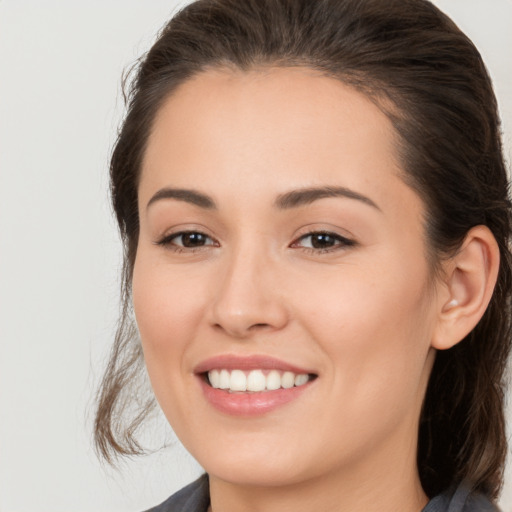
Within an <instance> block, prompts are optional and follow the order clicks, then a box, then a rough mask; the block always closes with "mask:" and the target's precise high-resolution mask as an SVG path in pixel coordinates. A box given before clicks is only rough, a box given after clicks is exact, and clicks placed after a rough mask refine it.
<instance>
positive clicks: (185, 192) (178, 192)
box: [146, 188, 217, 210]
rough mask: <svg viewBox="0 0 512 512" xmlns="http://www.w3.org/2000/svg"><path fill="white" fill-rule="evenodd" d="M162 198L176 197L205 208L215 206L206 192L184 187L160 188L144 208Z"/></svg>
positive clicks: (208, 208) (212, 208) (214, 207)
mask: <svg viewBox="0 0 512 512" xmlns="http://www.w3.org/2000/svg"><path fill="white" fill-rule="evenodd" d="M162 199H177V200H178V201H185V202H186V203H190V204H194V205H196V206H199V207H200V208H204V209H206V210H215V209H217V206H216V204H215V201H214V200H213V199H212V198H211V197H210V196H207V195H206V194H203V193H201V192H198V191H197V190H191V189H186V188H162V189H160V190H159V191H158V192H156V193H155V194H154V195H153V196H152V197H151V199H150V200H149V201H148V204H147V206H146V208H149V207H150V206H151V205H152V204H153V203H155V202H156V201H160V200H162Z"/></svg>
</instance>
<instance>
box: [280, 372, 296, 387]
mask: <svg viewBox="0 0 512 512" xmlns="http://www.w3.org/2000/svg"><path fill="white" fill-rule="evenodd" d="M294 384H295V374H294V373H292V372H284V373H283V376H282V377H281V386H282V387H283V388H284V389H288V388H293V386H294Z"/></svg>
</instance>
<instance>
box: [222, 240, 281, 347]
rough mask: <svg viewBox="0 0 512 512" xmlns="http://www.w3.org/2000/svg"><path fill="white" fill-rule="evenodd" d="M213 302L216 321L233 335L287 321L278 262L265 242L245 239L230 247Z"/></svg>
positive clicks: (244, 335)
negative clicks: (279, 281)
mask: <svg viewBox="0 0 512 512" xmlns="http://www.w3.org/2000/svg"><path fill="white" fill-rule="evenodd" d="M227 252H228V254H227V255H226V258H225V261H224V265H225V267H224V271H223V272H221V274H220V275H219V284H218V287H217V291H216V297H215V299H214V302H213V322H214V324H215V325H216V326H218V327H220V328H222V329H223V330H224V331H226V332H227V333H229V334H230V335H231V336H235V337H240V338H244V337H247V336H248V335H249V334H250V333H252V332H254V331H257V330H261V329H265V330H272V329H279V328H282V327H283V326H284V324H285V323H286V321H287V313H286V305H285V304H284V302H283V301H282V299H281V297H280V293H279V288H278V286H276V285H277V282H276V280H277V278H278V274H279V268H278V267H279V265H278V263H277V262H276V261H275V260H274V259H273V258H272V257H271V256H270V254H269V251H268V250H267V249H266V248H265V244H263V243H261V240H260V243H258V242H257V241H256V240H254V239H253V240H250V239H249V240H245V241H243V242H240V243H238V244H237V245H236V246H234V247H232V248H231V250H229V251H227Z"/></svg>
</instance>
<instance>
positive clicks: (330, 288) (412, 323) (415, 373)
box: [300, 260, 434, 407]
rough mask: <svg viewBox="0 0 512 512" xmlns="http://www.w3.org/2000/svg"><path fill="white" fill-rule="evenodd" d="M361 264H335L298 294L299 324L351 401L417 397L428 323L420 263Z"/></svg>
mask: <svg viewBox="0 0 512 512" xmlns="http://www.w3.org/2000/svg"><path fill="white" fill-rule="evenodd" d="M397 263H398V264H397ZM368 268H370V267H367V271H366V272H364V273H363V272H355V271H354V269H346V271H342V270H343V269H340V272H339V273H338V276H339V277H336V278H332V277H331V279H330V281H329V283H328V285H327V283H325V284H326V286H321V287H319V286H318V285H319V284H320V283H318V281H317V283H316V287H312V286H306V287H305V289H307V290H308V291H309V293H305V292H304V293H302V294H301V298H300V302H301V303H302V307H303V311H307V314H304V315H302V317H303V319H305V325H306V328H307V330H308V331H309V332H310V335H311V337H312V338H313V339H316V340H317V342H318V343H319V344H320V345H321V347H322V349H323V351H324V352H325V353H327V354H328V355H329V358H328V361H329V363H330V365H331V368H330V370H331V371H332V374H333V375H334V376H335V379H336V384H335V386H334V387H335V388H337V389H340V390H345V391H348V393H346V397H348V398H349V400H351V401H353V403H354V406H355V407H357V404H358V403H359V404H367V402H368V400H375V401H379V400H384V401H386V400H387V399H388V398H391V397H392V396H393V395H395V397H396V398H398V397H403V398H404V400H405V402H407V401H409V399H412V398H414V399H416V398H417V397H416V396H415V393H416V391H418V388H419V387H421V383H422V382H423V380H424V379H423V378H422V376H423V374H424V371H425V362H426V359H427V355H428V352H429V347H430V339H431V335H432V329H433V325H434V322H433V318H434V316H433V314H432V312H433V309H432V308H431V305H430V301H429V298H428V284H427V283H428V279H427V278H428V272H427V269H426V267H420V268H419V267H418V266H415V267H408V265H407V263H406V262H402V264H400V262H396V261H395V265H394V266H393V265H392V262H390V261H388V264H387V265H386V264H385V261H384V260H383V262H382V266H379V268H380V269H381V270H378V271H375V272H372V271H371V270H370V271H368ZM382 269H385V271H382ZM315 290H321V292H320V291H316V292H315ZM404 394H405V395H407V394H409V397H406V396H405V395H404ZM383 395H385V396H383ZM350 397H352V398H350ZM376 406H378V404H376Z"/></svg>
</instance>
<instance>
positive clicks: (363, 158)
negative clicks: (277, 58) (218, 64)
mask: <svg viewBox="0 0 512 512" xmlns="http://www.w3.org/2000/svg"><path fill="white" fill-rule="evenodd" d="M394 142H395V140H394V132H393V128H392V126H391V124H390V122H389V120H388V119H387V118H386V117H385V116H384V115H383V114H382V113H381V111H380V110H379V109H378V108H377V107H376V106H375V105H374V104H373V103H372V102H371V101H369V100H368V99H367V98H366V97H365V96H364V95H362V94H360V93H359V92H356V91H354V90H353V89H351V88H349V87H347V86H345V85H344V84H342V83H340V82H338V81H336V80H334V79H331V78H327V77H322V76H320V75H319V74H317V73H315V72H314V71H311V70H308V69H303V68H294V69H290V68H288V69H261V70H254V71H251V72H234V71H228V70H225V71H223V70H216V71H208V72H204V73H203V74H200V75H199V76H197V77H196V78H194V79H192V80H190V81H189V82H187V83H185V84H184V85H182V86H181V87H180V88H179V89H178V90H177V91H176V92H175V93H174V94H173V95H172V96H171V97H170V98H169V99H168V100H167V101H166V102H165V104H164V105H163V107H162V108H161V109H160V111H159V113H158V116H157V118H156V121H155V124H154V127H153V130H152V133H151V136H150V138H149V143H148V147H147V151H146V154H145V159H144V162H143V168H142V175H141V181H140V188H139V211H140V239H139V243H138V249H137V257H136V261H135V268H134V276H133V301H134V307H135V313H136V318H137V323H138V327H139V330H140V335H141V339H142V345H143V349H144V356H145V359H146V363H147V368H148V371H149V375H150V378H151V382H152V385H153V387H154V391H155V394H156V397H157V399H158V401H159V403H160V405H161V407H162V409H163V411H164V413H165V414H166V416H167V418H168V420H169V422H170V423H171V425H172V427H173V429H174V430H175V432H176V433H177V435H178V437H179V438H180V439H181V440H182V442H183V443H184V445H185V446H186V447H187V449H188V450H189V451H190V452H191V453H192V454H193V455H194V456H195V457H196V458H197V459H198V461H199V462H200V463H201V465H202V466H203V467H204V468H205V469H206V470H207V471H208V472H209V473H210V474H211V475H213V476H214V477H218V478H221V479H223V480H226V481H229V482H235V483H240V484H242V483H251V484H257V485H284V484H287V483H298V482H304V481H306V480H308V479H314V478H318V477H322V476H327V475H330V476H332V475H335V474H340V475H341V474H343V475H345V477H348V478H357V475H360V473H361V472H363V473H364V474H365V475H367V476H368V475H371V474H372V473H374V474H382V472H383V471H384V472H390V471H395V470H396V471H402V470H405V471H409V472H410V471H411V469H412V470H414V465H415V460H416V442H417V441H416V432H417V426H418V418H419V414H420V408H421V402H422V398H423V396H424V392H425V389H426V383H427V380H428V376H429V372H430V369H431V365H432V360H433V350H432V349H431V346H430V341H431V339H432V335H433V332H434V329H435V328H436V291H435V288H434V287H433V286H432V283H431V279H429V278H430V274H429V265H428V263H427V260H426V245H425V237H424V232H423V214H424V211H423V204H422V201H421V200H420V198H419V197H418V196H417V195H416V193H415V192H413V191H412V190H411V189H410V188H409V187H408V186H407V185H405V184H404V182H403V181H402V179H401V178H400V165H399V163H398V161H397V157H396V151H395V145H394ZM208 372H210V373H209V377H208ZM209 380H211V383H210V382H209ZM212 384H213V385H214V386H215V387H213V386H212ZM247 385H249V388H250V391H243V389H244V387H245V386H247ZM226 387H228V389H222V388H226ZM390 461H391V462H390ZM411 465H412V466H411ZM391 468H395V469H391Z"/></svg>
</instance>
